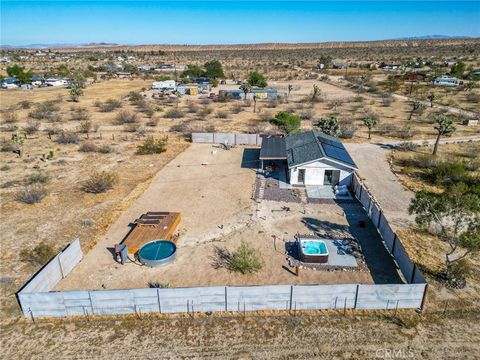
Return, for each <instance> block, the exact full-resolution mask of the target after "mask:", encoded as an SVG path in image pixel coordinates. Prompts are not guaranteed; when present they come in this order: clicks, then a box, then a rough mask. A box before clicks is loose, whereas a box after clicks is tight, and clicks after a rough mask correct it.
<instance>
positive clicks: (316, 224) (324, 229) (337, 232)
mask: <svg viewBox="0 0 480 360" xmlns="http://www.w3.org/2000/svg"><path fill="white" fill-rule="evenodd" d="M301 221H302V223H303V224H304V225H305V226H306V227H307V228H308V229H310V230H311V231H313V232H314V233H315V234H316V235H319V236H328V237H329V238H339V239H350V238H352V234H351V233H350V226H348V225H340V224H337V223H332V222H330V221H320V220H318V219H315V218H311V217H304V218H302V220H301Z"/></svg>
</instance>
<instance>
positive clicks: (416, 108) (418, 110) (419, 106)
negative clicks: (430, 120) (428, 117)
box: [408, 100, 425, 121]
mask: <svg viewBox="0 0 480 360" xmlns="http://www.w3.org/2000/svg"><path fill="white" fill-rule="evenodd" d="M411 105H412V109H411V110H410V116H409V117H408V121H410V120H412V116H413V114H419V115H421V114H422V112H423V110H424V109H425V105H424V104H423V103H422V102H421V101H419V100H413V101H412V102H411Z"/></svg>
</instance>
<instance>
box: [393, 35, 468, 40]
mask: <svg viewBox="0 0 480 360" xmlns="http://www.w3.org/2000/svg"><path fill="white" fill-rule="evenodd" d="M471 38H472V37H470V36H450V35H423V36H410V37H401V38H395V39H390V40H432V39H471Z"/></svg>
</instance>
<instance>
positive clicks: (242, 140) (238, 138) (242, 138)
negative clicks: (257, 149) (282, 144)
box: [234, 134, 257, 145]
mask: <svg viewBox="0 0 480 360" xmlns="http://www.w3.org/2000/svg"><path fill="white" fill-rule="evenodd" d="M234 136H235V144H237V145H251V144H256V142H257V139H256V138H255V139H254V140H253V141H254V142H253V143H252V142H251V141H250V134H234Z"/></svg>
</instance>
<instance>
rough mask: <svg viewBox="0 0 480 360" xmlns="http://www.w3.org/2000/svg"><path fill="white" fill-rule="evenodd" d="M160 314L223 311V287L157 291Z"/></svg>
mask: <svg viewBox="0 0 480 360" xmlns="http://www.w3.org/2000/svg"><path fill="white" fill-rule="evenodd" d="M159 293H160V306H161V311H162V313H177V312H189V311H224V310H225V287H223V286H212V287H196V288H178V289H159Z"/></svg>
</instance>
